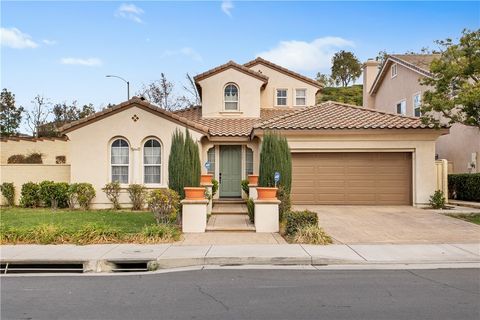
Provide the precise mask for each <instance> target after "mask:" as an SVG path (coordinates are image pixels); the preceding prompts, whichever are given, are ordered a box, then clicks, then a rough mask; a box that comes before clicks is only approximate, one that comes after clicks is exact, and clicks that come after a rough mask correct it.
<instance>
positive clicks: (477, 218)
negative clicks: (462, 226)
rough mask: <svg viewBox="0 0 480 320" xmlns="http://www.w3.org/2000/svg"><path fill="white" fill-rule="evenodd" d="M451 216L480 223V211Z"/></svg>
mask: <svg viewBox="0 0 480 320" xmlns="http://www.w3.org/2000/svg"><path fill="white" fill-rule="evenodd" d="M450 216H451V217H454V218H458V219H462V220H465V221H468V222H471V223H475V224H480V213H472V214H457V215H450Z"/></svg>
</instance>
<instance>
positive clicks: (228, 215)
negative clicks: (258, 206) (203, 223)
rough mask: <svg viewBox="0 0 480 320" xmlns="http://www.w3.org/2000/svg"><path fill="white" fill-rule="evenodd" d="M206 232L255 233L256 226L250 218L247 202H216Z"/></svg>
mask: <svg viewBox="0 0 480 320" xmlns="http://www.w3.org/2000/svg"><path fill="white" fill-rule="evenodd" d="M206 231H207V232H212V231H218V232H220V231H222V232H225V231H230V232H255V226H254V225H253V224H252V223H251V222H250V219H249V218H248V214H247V206H246V204H245V201H242V202H240V201H237V202H233V203H232V202H230V203H225V202H220V203H219V202H214V204H213V208H212V215H211V216H210V219H208V223H207V228H206Z"/></svg>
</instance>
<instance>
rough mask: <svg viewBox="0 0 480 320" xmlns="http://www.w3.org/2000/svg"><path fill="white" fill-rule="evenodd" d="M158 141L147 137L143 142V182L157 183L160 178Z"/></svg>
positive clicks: (159, 147)
mask: <svg viewBox="0 0 480 320" xmlns="http://www.w3.org/2000/svg"><path fill="white" fill-rule="evenodd" d="M161 149H162V147H161V146H160V142H159V141H158V140H156V139H149V140H147V141H146V142H145V143H144V144H143V182H144V183H145V184H159V183H160V178H161V171H162V170H161V168H162V156H161V154H162V153H161V151H162V150H161Z"/></svg>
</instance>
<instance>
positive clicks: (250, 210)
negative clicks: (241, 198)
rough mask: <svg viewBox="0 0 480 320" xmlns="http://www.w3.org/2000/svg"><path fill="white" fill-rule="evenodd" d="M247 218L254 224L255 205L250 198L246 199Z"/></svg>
mask: <svg viewBox="0 0 480 320" xmlns="http://www.w3.org/2000/svg"><path fill="white" fill-rule="evenodd" d="M247 210H248V218H249V219H250V222H251V223H255V203H253V200H252V199H251V198H248V199H247Z"/></svg>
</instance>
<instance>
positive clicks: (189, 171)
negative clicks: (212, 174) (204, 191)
mask: <svg viewBox="0 0 480 320" xmlns="http://www.w3.org/2000/svg"><path fill="white" fill-rule="evenodd" d="M183 156H184V168H183V169H184V185H183V186H184V187H199V186H200V175H201V165H200V152H199V150H198V144H197V143H196V142H195V141H193V138H192V136H191V135H190V132H189V131H188V130H187V131H186V133H185V146H184V149H183Z"/></svg>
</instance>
